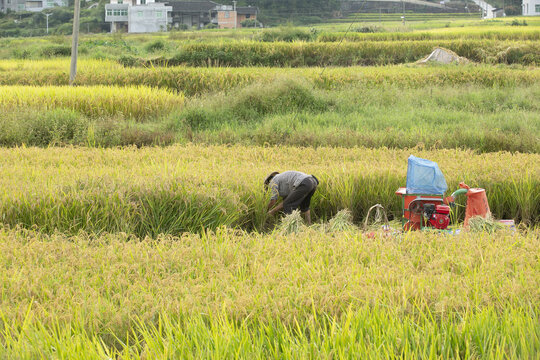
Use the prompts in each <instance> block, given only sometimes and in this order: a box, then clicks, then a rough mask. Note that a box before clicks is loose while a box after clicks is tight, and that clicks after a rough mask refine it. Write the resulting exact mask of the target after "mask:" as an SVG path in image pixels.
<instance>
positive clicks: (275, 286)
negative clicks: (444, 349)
mask: <svg viewBox="0 0 540 360" xmlns="http://www.w3.org/2000/svg"><path fill="white" fill-rule="evenodd" d="M539 246H540V237H539V234H538V231H529V232H528V233H524V234H510V233H506V232H501V233H498V234H496V235H488V234H486V233H480V234H478V233H475V234H467V233H462V234H461V235H459V236H449V235H440V234H433V233H409V234H403V235H399V236H395V237H390V238H387V237H375V238H372V239H371V238H367V237H365V236H364V235H362V233H360V232H355V231H353V232H343V233H332V234H323V233H320V232H317V231H310V230H308V231H303V232H300V233H298V234H296V235H293V234H291V235H288V236H283V235H280V234H279V233H277V232H275V233H272V234H269V235H262V234H247V233H243V232H238V231H233V230H230V229H225V228H222V229H219V230H217V231H216V232H208V233H205V234H203V235H194V234H185V235H183V236H182V237H180V238H175V237H168V236H160V237H158V238H157V239H137V238H134V237H131V236H130V235H127V234H117V235H104V236H101V237H98V238H94V237H89V236H87V235H84V234H81V235H79V236H76V237H65V236H63V235H58V234H57V235H53V236H44V235H40V234H39V233H33V232H27V231H21V230H6V229H1V228H0V269H1V272H2V277H0V288H2V289H3V290H2V292H1V293H0V297H1V302H0V314H2V316H3V321H7V322H8V323H9V322H14V323H18V324H22V323H23V321H24V319H28V321H29V322H32V323H33V322H36V321H37V322H41V323H42V324H44V325H45V326H51V325H55V324H56V323H58V324H64V323H67V324H70V323H72V324H79V325H82V326H83V328H84V329H86V330H87V331H89V333H90V334H103V333H104V332H105V331H107V332H112V333H113V334H116V335H117V336H119V337H120V338H125V336H126V334H127V333H128V332H129V331H131V330H134V329H133V327H134V326H135V325H134V324H133V320H134V319H141V320H142V321H143V322H144V323H147V324H148V323H156V322H157V318H158V316H159V315H160V314H167V316H169V317H171V318H175V317H177V316H194V317H195V318H196V317H197V316H200V315H204V314H206V315H208V316H209V317H210V319H212V318H215V317H216V316H217V314H225V315H226V316H228V317H229V318H230V319H231V320H232V321H234V320H238V321H243V320H246V321H254V322H256V323H257V322H263V323H266V322H269V323H271V324H272V323H273V322H275V321H278V322H282V323H283V324H286V325H287V324H288V325H293V326H296V325H295V324H296V322H297V321H298V322H299V323H300V324H304V323H305V322H308V323H309V322H311V321H313V320H314V317H317V316H322V317H324V316H328V317H329V318H340V316H342V315H346V314H347V309H349V310H351V309H352V310H354V311H356V310H358V309H361V308H363V307H365V306H368V307H375V309H374V313H373V316H376V315H377V309H379V311H381V310H384V309H388V311H392V313H393V314H394V316H395V317H396V318H401V317H405V318H407V317H411V318H415V319H422V318H424V316H429V317H432V318H436V319H440V320H441V321H443V322H444V321H446V320H448V319H453V318H458V319H459V318H460V317H466V316H469V315H471V314H475V313H478V312H482V311H483V310H484V309H492V310H494V311H495V313H502V312H504V311H506V310H509V309H527V308H530V307H533V308H535V307H536V306H537V305H538V302H539V301H540V283H539V279H540V268H539V267H538V264H537V263H538V258H537V257H538V248H539ZM28 311H29V313H27V312H28ZM354 311H353V312H354ZM248 319H249V320H248ZM418 321H421V320H418ZM303 326H304V325H303ZM162 336H166V335H165V334H162ZM531 341H532V342H533V344H534V343H535V342H536V344H537V343H538V339H536V340H534V339H531ZM108 342H113V340H112V339H111V338H108ZM0 343H1V340H0Z"/></svg>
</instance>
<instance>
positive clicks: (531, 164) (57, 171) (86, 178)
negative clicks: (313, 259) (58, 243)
mask: <svg viewBox="0 0 540 360" xmlns="http://www.w3.org/2000/svg"><path fill="white" fill-rule="evenodd" d="M410 154H414V155H416V156H418V157H422V158H427V159H430V160H433V161H436V162H437V163H438V164H439V166H440V168H441V170H442V171H443V174H444V175H445V177H446V181H447V183H448V192H449V193H450V192H453V191H454V190H455V189H457V188H458V184H459V182H461V181H464V182H465V183H467V184H469V185H470V186H474V187H482V188H485V189H486V194H487V197H488V201H489V205H490V208H491V210H492V213H493V215H494V217H495V218H498V219H515V220H516V221H517V222H524V223H527V224H536V223H538V221H539V219H540V213H539V211H540V208H539V207H538V202H537V201H532V200H534V198H535V196H536V194H537V192H535V191H534V189H537V188H538V186H539V183H540V173H539V172H540V168H539V166H538V164H540V160H539V156H540V155H538V154H520V153H508V152H498V153H486V154H476V153H475V152H474V151H470V150H456V149H453V150H448V149H435V150H422V149H420V148H416V149H406V150H396V149H385V148H380V149H365V148H351V149H346V148H328V147H327V148H321V147H320V148H297V147H285V146H280V147H269V146H265V147H255V146H249V147H246V146H239V145H232V146H231V145H226V146H203V145H185V146H178V145H177V146H171V147H166V148H155V147H148V148H142V149H136V148H127V149H99V148H98V149H90V148H74V149H72V148H48V149H38V148H14V149H0V159H1V160H0V166H1V167H2V169H3V174H4V175H3V176H2V177H1V178H0V189H2V190H1V191H0V219H1V222H2V223H4V224H6V225H10V226H17V225H20V226H23V227H25V228H35V227H37V228H38V229H41V230H42V231H44V232H46V233H53V232H54V231H55V230H58V231H62V232H65V233H71V234H77V233H78V232H79V231H81V230H84V231H88V232H95V233H103V232H118V231H121V232H126V233H132V234H136V235H137V236H140V237H144V236H146V235H152V236H155V235H156V234H159V233H166V234H175V235H179V234H181V233H183V232H186V231H195V232H198V231H202V230H203V229H204V228H210V229H216V228H218V227H220V226H222V225H227V226H231V227H238V228H242V229H245V230H259V231H262V230H265V226H264V222H265V219H266V205H267V203H268V197H267V196H265V193H264V191H262V179H264V177H265V176H266V175H267V174H268V172H269V169H277V170H280V171H285V170H289V169H296V170H301V171H304V172H306V173H310V174H316V176H317V177H318V178H319V180H320V181H321V184H320V185H319V187H318V190H317V192H316V193H315V195H314V197H313V199H312V207H311V208H312V216H313V219H314V220H315V221H319V220H326V219H330V218H331V217H332V215H334V214H336V213H337V212H338V211H339V210H341V209H345V208H346V209H350V211H351V212H352V214H353V218H354V221H355V223H356V224H358V223H360V222H361V221H362V219H364V218H365V216H366V215H367V211H368V209H369V208H370V207H371V206H372V205H374V204H381V205H382V206H383V207H384V208H385V209H386V210H387V212H388V216H389V220H392V218H395V217H399V216H400V213H401V202H400V199H399V197H398V196H396V195H395V194H394V192H395V191H396V190H397V189H398V188H399V187H401V186H404V185H405V182H406V173H407V168H406V167H407V158H408V156H409V155H410ZM456 159H459V161H456ZM515 163H519V164H521V166H520V167H510V168H511V170H509V166H510V165H509V164H515ZM29 174H30V175H29ZM32 174H33V175H32ZM50 179H54V181H52V180H50ZM518 179H519V181H518ZM516 191H519V193H520V194H522V195H521V196H520V197H516ZM525 198H528V199H531V201H522V199H525Z"/></svg>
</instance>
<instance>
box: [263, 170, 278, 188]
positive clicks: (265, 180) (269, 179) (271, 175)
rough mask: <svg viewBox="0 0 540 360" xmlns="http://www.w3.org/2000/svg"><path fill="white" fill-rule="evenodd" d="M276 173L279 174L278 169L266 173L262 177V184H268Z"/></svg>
mask: <svg viewBox="0 0 540 360" xmlns="http://www.w3.org/2000/svg"><path fill="white" fill-rule="evenodd" d="M277 174H279V172H278V171H274V172H272V173H270V175H268V176H267V177H266V178H265V179H264V185H265V186H268V184H270V181H271V180H272V179H273V178H274V176H276V175H277Z"/></svg>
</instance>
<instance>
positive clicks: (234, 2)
mask: <svg viewBox="0 0 540 360" xmlns="http://www.w3.org/2000/svg"><path fill="white" fill-rule="evenodd" d="M233 11H234V29H235V30H236V23H237V22H238V13H237V12H236V1H233Z"/></svg>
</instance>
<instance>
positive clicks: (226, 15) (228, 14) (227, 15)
mask: <svg viewBox="0 0 540 360" xmlns="http://www.w3.org/2000/svg"><path fill="white" fill-rule="evenodd" d="M229 17H231V14H230V13H229V12H228V11H225V18H226V19H228V18H229Z"/></svg>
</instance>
